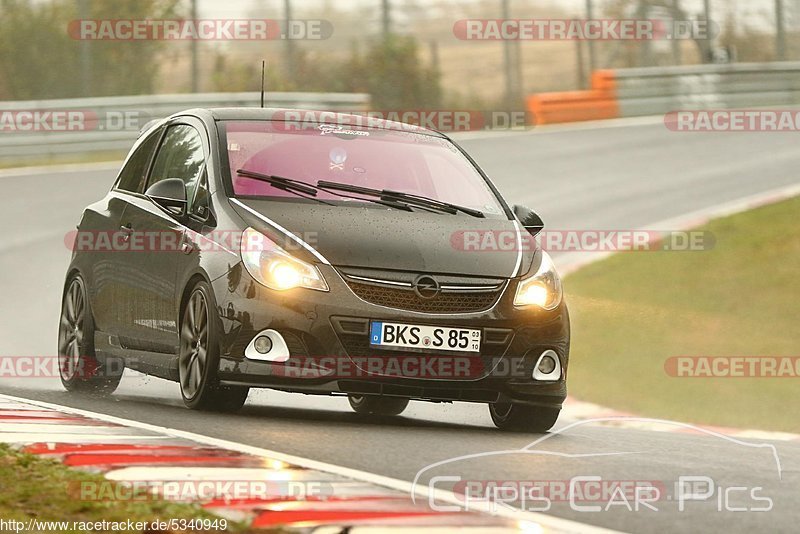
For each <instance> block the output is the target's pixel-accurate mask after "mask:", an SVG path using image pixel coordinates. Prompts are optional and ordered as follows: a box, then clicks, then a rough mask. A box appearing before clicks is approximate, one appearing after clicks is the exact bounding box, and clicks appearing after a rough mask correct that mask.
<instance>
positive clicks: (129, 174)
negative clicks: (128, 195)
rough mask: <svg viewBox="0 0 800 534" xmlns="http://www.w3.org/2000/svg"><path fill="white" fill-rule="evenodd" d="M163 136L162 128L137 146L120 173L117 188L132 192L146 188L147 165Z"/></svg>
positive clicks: (139, 191) (138, 191)
mask: <svg viewBox="0 0 800 534" xmlns="http://www.w3.org/2000/svg"><path fill="white" fill-rule="evenodd" d="M160 136H161V130H160V129H159V130H158V131H156V132H154V133H152V134H150V137H148V138H147V139H145V140H144V141H142V143H141V144H140V145H139V146H138V147H137V148H136V150H135V151H134V153H133V154H131V157H130V158H129V159H128V163H126V164H125V167H124V168H123V169H122V172H120V173H119V180H117V185H116V188H117V189H122V190H123V191H130V192H132V193H141V192H142V191H143V190H144V178H145V176H144V175H145V173H146V172H147V165H148V163H150V158H151V157H152V155H153V151H155V149H156V143H158V138H159V137H160Z"/></svg>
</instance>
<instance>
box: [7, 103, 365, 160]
mask: <svg viewBox="0 0 800 534" xmlns="http://www.w3.org/2000/svg"><path fill="white" fill-rule="evenodd" d="M369 100H370V97H369V95H368V94H363V93H352V94H351V93H266V95H265V106H267V107H276V108H291V109H295V108H296V109H311V110H332V111H367V110H368V107H369ZM259 104H260V93H257V92H252V93H250V92H248V93H197V94H195V93H192V94H168V95H143V96H114V97H99V98H71V99H63V100H27V101H9V102H0V164H10V163H12V164H13V163H32V162H33V163H38V162H41V163H47V162H48V161H51V160H53V159H54V158H58V157H62V158H64V157H70V156H73V157H77V156H81V157H86V156H92V155H96V154H102V153H113V152H117V153H120V154H122V153H124V152H126V151H127V150H128V149H129V148H130V146H131V145H132V144H133V141H134V140H135V139H136V137H137V135H138V133H139V129H140V128H141V127H142V126H144V125H145V124H146V123H147V122H148V121H149V120H152V119H155V118H162V117H167V116H169V115H172V114H173V113H176V112H178V111H182V110H184V109H190V108H213V107H236V106H244V107H258V106H259ZM27 111H37V112H41V113H47V112H65V111H73V112H78V113H79V114H80V116H81V117H82V118H83V122H84V124H83V126H82V127H81V128H78V129H74V130H68V131H65V130H64V129H63V128H62V129H60V130H44V129H43V128H32V129H31V131H21V130H19V129H14V128H7V127H4V126H5V125H6V123H7V122H8V121H13V120H14V118H15V117H18V116H19V113H20V112H27ZM4 118H5V121H6V122H4Z"/></svg>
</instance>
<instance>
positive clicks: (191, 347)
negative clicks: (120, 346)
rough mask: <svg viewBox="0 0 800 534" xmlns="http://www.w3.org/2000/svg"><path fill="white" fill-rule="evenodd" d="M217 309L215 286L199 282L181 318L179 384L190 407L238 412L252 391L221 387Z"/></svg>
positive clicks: (187, 405)
mask: <svg viewBox="0 0 800 534" xmlns="http://www.w3.org/2000/svg"><path fill="white" fill-rule="evenodd" d="M216 309H217V308H216V303H215V302H214V294H213V293H212V291H211V286H209V285H208V283H207V282H205V281H201V282H198V283H197V285H196V286H194V288H192V292H191V294H190V295H189V299H188V300H187V302H186V306H185V308H184V310H183V314H182V317H181V327H180V346H179V349H178V383H179V384H180V388H181V397H182V398H183V403H184V404H185V405H186V407H187V408H190V409H192V410H208V411H220V412H235V411H237V410H239V409H241V408H242V406H244V403H245V401H246V400H247V394H248V393H249V392H250V388H248V387H240V386H221V385H220V384H219V379H218V378H217V369H218V368H219V342H218V340H219V334H218V331H219V330H218V329H219V320H218V318H217V317H216V315H215V314H216V313H217V312H216Z"/></svg>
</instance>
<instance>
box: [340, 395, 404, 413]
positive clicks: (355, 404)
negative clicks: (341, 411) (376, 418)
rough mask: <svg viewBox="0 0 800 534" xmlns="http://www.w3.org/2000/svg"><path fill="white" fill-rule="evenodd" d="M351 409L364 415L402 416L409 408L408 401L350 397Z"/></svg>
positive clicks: (374, 397)
mask: <svg viewBox="0 0 800 534" xmlns="http://www.w3.org/2000/svg"><path fill="white" fill-rule="evenodd" d="M347 400H349V401H350V407H351V408H353V410H355V412H356V413H360V414H364V415H400V414H401V413H403V410H405V409H406V406H408V399H403V398H400V397H377V396H375V395H348V396H347Z"/></svg>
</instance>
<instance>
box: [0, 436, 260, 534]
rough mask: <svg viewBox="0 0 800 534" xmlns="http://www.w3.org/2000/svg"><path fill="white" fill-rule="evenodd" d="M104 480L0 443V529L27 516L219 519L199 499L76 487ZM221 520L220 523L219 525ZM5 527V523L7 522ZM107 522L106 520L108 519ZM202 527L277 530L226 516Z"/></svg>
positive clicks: (50, 518) (55, 518) (94, 519)
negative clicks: (89, 494) (106, 496)
mask: <svg viewBox="0 0 800 534" xmlns="http://www.w3.org/2000/svg"><path fill="white" fill-rule="evenodd" d="M87 481H88V482H98V483H100V482H102V483H104V484H108V483H109V482H108V481H106V480H105V479H104V478H103V477H102V476H101V475H98V474H92V473H88V472H85V471H76V470H72V469H69V468H67V467H65V466H64V465H62V464H61V463H59V462H57V461H55V460H52V459H48V458H43V457H40V456H36V455H32V454H27V453H24V452H20V451H18V450H15V449H12V448H11V447H9V446H8V445H4V444H0V519H2V520H4V521H5V522H6V523H5V526H4V527H3V528H0V530H6V531H12V532H13V531H14V530H13V529H12V528H10V527H8V525H9V523H8V522H9V520H16V521H21V522H27V521H28V520H30V519H37V520H40V521H57V522H64V521H66V522H68V524H69V525H71V526H74V523H75V522H93V523H96V522H102V521H106V522H109V523H110V522H120V523H126V522H127V521H128V520H130V521H132V522H133V523H136V522H142V523H145V522H146V523H149V524H151V525H152V522H153V521H154V520H164V521H169V520H172V519H177V520H181V519H185V520H191V519H208V520H211V521H213V520H215V519H217V520H218V519H219V518H218V517H217V516H214V515H213V514H210V513H208V512H206V511H205V510H203V509H202V508H200V507H199V506H197V505H192V504H183V503H174V502H168V501H163V500H152V499H147V500H102V501H88V500H82V499H79V498H77V497H76V495H75V494H76V487H77V485H78V484H81V483H85V482H87ZM219 526H221V525H219ZM6 527H8V528H6ZM109 527H110V525H109ZM53 530H54V531H56V532H85V530H82V529H80V528H66V529H64V528H55V527H54V529H53ZM155 531H156V530H154V529H152V528H146V529H142V530H138V531H137V530H134V531H131V530H124V529H123V530H113V529H112V528H109V529H108V530H103V529H102V528H101V529H96V530H94V529H93V530H92V532H116V533H119V532H128V533H130V534H134V533H135V532H155ZM161 531H162V532H203V530H202V529H194V530H192V529H188V530H179V529H177V530H173V529H169V528H167V529H166V530H161ZM205 532H237V533H241V532H259V533H262V534H263V533H268V532H276V531H275V530H264V529H259V530H251V529H249V528H247V527H245V526H243V525H242V524H240V523H236V522H232V521H230V520H228V521H227V528H226V529H222V528H219V529H213V528H212V529H210V530H209V529H206V530H205Z"/></svg>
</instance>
